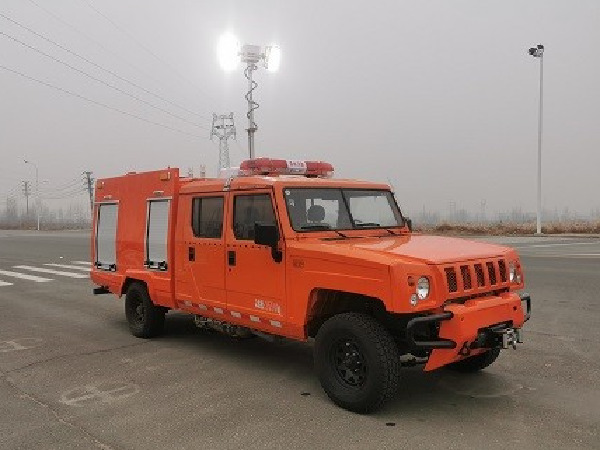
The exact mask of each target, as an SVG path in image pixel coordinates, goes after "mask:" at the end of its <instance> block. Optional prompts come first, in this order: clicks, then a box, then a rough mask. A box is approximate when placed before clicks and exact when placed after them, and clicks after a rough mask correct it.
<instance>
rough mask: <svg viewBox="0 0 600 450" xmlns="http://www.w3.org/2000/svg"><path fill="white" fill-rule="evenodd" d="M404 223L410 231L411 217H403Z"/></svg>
mask: <svg viewBox="0 0 600 450" xmlns="http://www.w3.org/2000/svg"><path fill="white" fill-rule="evenodd" d="M404 223H405V224H406V226H407V227H408V229H409V230H410V231H412V219H410V218H409V217H405V218H404Z"/></svg>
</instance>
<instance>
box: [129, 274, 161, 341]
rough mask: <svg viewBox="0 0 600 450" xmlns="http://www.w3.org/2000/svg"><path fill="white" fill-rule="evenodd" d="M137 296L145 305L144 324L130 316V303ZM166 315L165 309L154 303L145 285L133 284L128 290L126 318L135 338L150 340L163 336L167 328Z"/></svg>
mask: <svg viewBox="0 0 600 450" xmlns="http://www.w3.org/2000/svg"><path fill="white" fill-rule="evenodd" d="M136 295H139V296H140V298H141V300H142V302H143V303H144V321H143V323H142V324H138V323H135V322H134V321H133V320H132V319H131V317H130V314H129V303H130V302H131V301H132V298H133V296H136ZM165 313H166V310H165V308H163V307H160V306H156V305H155V304H154V303H152V299H151V298H150V294H148V288H147V287H146V285H145V284H143V283H132V284H131V285H130V286H129V287H128V288H127V292H126V293H125V317H126V318H127V322H128V324H129V330H130V331H131V334H133V335H134V336H135V337H138V338H143V339H149V338H153V337H156V336H158V335H160V334H162V332H163V330H164V328H165Z"/></svg>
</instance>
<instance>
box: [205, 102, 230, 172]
mask: <svg viewBox="0 0 600 450" xmlns="http://www.w3.org/2000/svg"><path fill="white" fill-rule="evenodd" d="M213 137H216V138H218V139H219V171H220V170H221V169H226V168H228V167H231V161H230V160H229V143H228V142H227V140H228V139H229V138H233V139H235V138H236V133H235V123H234V121H233V113H229V114H221V115H217V114H214V113H213V120H212V128H211V130H210V140H211V141H212V139H213Z"/></svg>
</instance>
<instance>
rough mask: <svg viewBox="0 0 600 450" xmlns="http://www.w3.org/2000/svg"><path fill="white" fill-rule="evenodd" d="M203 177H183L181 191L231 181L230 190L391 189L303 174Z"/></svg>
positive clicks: (205, 188) (209, 188)
mask: <svg viewBox="0 0 600 450" xmlns="http://www.w3.org/2000/svg"><path fill="white" fill-rule="evenodd" d="M230 180H231V181H230V182H229V180H227V179H223V178H203V179H196V178H193V179H185V178H183V179H181V181H182V185H181V189H180V192H181V193H182V194H185V193H195V192H217V191H223V190H225V187H226V185H227V184H228V183H229V189H230V190H246V189H260V188H270V187H273V188H284V187H307V188H315V187H323V188H333V187H339V188H357V189H383V190H389V189H390V186H389V185H387V184H381V183H372V182H369V181H362V180H352V179H340V178H312V177H306V176H302V175H294V176H289V175H286V176H271V175H268V176H237V177H233V178H231V179H230Z"/></svg>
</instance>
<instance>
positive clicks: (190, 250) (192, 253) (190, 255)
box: [188, 247, 196, 261]
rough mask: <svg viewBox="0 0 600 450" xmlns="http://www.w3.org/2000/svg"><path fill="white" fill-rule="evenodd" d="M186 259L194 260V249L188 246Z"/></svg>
mask: <svg viewBox="0 0 600 450" xmlns="http://www.w3.org/2000/svg"><path fill="white" fill-rule="evenodd" d="M188 261H196V249H195V248H194V247H188Z"/></svg>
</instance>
